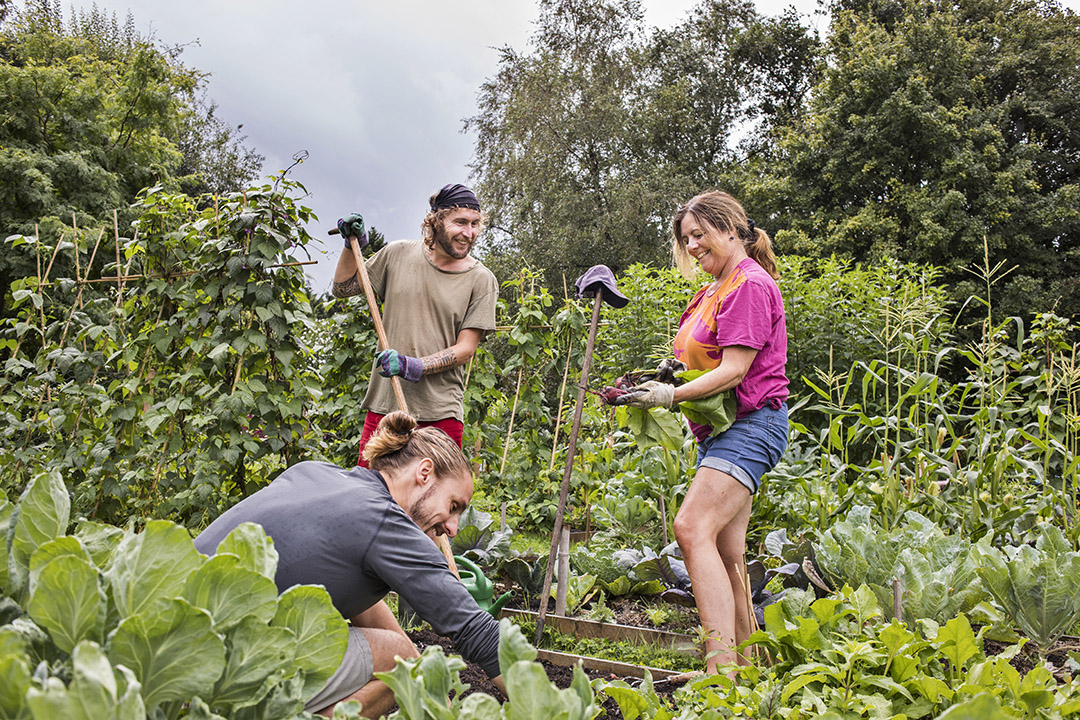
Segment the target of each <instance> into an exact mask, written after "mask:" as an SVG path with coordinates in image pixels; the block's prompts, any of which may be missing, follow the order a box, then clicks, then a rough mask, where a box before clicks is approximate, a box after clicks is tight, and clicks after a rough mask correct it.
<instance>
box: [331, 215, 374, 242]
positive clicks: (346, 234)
mask: <svg viewBox="0 0 1080 720" xmlns="http://www.w3.org/2000/svg"><path fill="white" fill-rule="evenodd" d="M337 229H338V232H340V233H341V237H342V239H343V240H344V241H345V249H346V250H348V249H349V248H350V247H352V246H351V245H350V244H349V238H350V237H354V238H356V241H357V242H358V243H360V249H361V250H363V249H364V247H365V246H366V245H367V244H368V236H367V226H366V225H365V224H364V216H363V215H361V214H360V213H349V214H348V215H346V216H345V217H343V218H338V221H337Z"/></svg>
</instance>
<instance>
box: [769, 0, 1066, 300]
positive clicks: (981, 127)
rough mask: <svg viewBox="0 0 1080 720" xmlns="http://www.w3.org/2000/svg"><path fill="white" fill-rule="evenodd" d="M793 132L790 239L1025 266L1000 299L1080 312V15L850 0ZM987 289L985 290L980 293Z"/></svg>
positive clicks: (849, 252) (787, 189)
mask: <svg viewBox="0 0 1080 720" xmlns="http://www.w3.org/2000/svg"><path fill="white" fill-rule="evenodd" d="M832 12H833V21H832V26H831V28H830V32H829V38H828V46H827V68H826V69H825V71H824V75H823V78H822V81H821V82H820V83H819V84H818V85H817V86H816V87H815V88H814V90H813V93H812V96H811V100H810V106H809V109H808V112H807V113H806V114H805V116H804V118H803V120H802V121H801V122H798V123H796V124H795V125H793V126H792V128H791V129H790V130H789V131H788V132H787V134H786V137H784V139H783V143H782V153H781V157H782V158H784V162H783V163H781V165H780V166H778V167H777V168H776V169H777V171H778V174H779V176H780V177H781V181H780V182H776V181H775V180H773V181H770V183H771V186H770V187H768V188H766V191H763V193H762V194H763V195H770V196H771V198H772V200H771V210H772V211H773V213H774V214H775V216H776V217H778V218H780V223H781V224H782V225H784V226H786V227H787V228H789V229H790V230H792V231H793V232H790V233H782V234H781V236H780V239H781V243H780V245H781V247H784V245H785V242H786V243H787V244H788V247H795V248H796V249H798V250H800V251H804V252H807V253H811V254H822V255H827V254H830V253H838V254H840V255H843V256H846V257H850V258H854V259H856V260H860V261H877V260H879V259H881V258H884V257H886V256H891V257H896V258H899V259H901V260H904V261H914V262H919V263H935V264H938V265H941V266H943V267H944V269H945V272H946V281H947V282H948V283H949V284H950V285H951V286H952V287H954V289H955V291H956V293H957V295H958V296H959V297H966V296H967V295H969V294H971V293H973V292H975V291H976V290H978V289H979V288H978V286H977V285H973V284H972V283H971V282H970V280H971V275H969V274H968V272H967V271H968V270H970V269H973V268H975V267H976V266H984V265H985V261H986V259H985V258H984V244H985V248H986V249H988V253H987V256H988V259H989V266H990V267H994V266H995V265H997V264H998V263H1003V265H1002V271H1004V270H1005V269H1007V268H1010V267H1014V266H1015V268H1016V269H1015V270H1013V271H1012V272H1011V273H1010V274H1008V275H1007V276H1005V277H1004V278H1003V279H1002V280H1001V281H1000V282H999V284H998V286H997V288H996V291H995V292H996V293H997V303H998V305H999V307H1000V309H1001V311H1002V312H1007V313H1010V314H1025V313H1028V312H1030V311H1032V310H1033V309H1038V308H1051V307H1055V305H1056V306H1057V308H1058V310H1057V311H1058V312H1062V311H1063V310H1064V311H1065V314H1069V315H1074V314H1075V313H1076V312H1077V310H1080V285H1078V282H1080V281H1078V278H1080V246H1078V243H1080V203H1078V200H1080V174H1078V171H1080V163H1078V162H1077V161H1078V159H1080V120H1078V118H1080V32H1078V31H1080V25H1078V23H1080V19H1078V18H1077V17H1076V16H1075V15H1073V14H1071V13H1066V12H1064V11H1062V10H1061V8H1060V7H1059V6H1058V5H1056V4H1055V3H1053V2H1043V1H1032V0H850V1H848V0H844V1H841V2H837V3H836V4H834V5H833V7H832ZM980 294H985V293H984V292H983V291H980Z"/></svg>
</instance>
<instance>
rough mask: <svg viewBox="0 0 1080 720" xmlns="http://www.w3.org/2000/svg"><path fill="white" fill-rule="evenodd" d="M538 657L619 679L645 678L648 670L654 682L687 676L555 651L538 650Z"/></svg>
mask: <svg viewBox="0 0 1080 720" xmlns="http://www.w3.org/2000/svg"><path fill="white" fill-rule="evenodd" d="M551 617H552V616H551V615H548V616H546V617H545V618H544V620H545V622H546V621H547V620H548V619H550V618H551ZM536 657H537V659H539V660H543V661H545V662H549V663H551V664H552V665H559V666H560V667H574V666H575V665H577V664H578V663H579V662H580V663H581V665H582V666H583V667H585V668H586V669H588V670H599V671H600V672H607V673H611V674H613V675H618V676H619V677H635V678H644V677H645V671H646V670H648V671H649V673H650V674H651V675H652V678H653V680H667V679H668V678H673V677H682V676H684V675H685V674H686V673H682V672H679V671H678V670H664V669H663V668H654V667H647V666H645V665H630V664H629V663H621V662H615V661H614V660H604V659H602V658H594V657H586V656H585V655H571V654H570V653H561V652H555V651H553V650H537V651H536Z"/></svg>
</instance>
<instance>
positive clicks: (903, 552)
mask: <svg viewBox="0 0 1080 720" xmlns="http://www.w3.org/2000/svg"><path fill="white" fill-rule="evenodd" d="M814 550H815V554H816V556H817V559H818V561H819V563H820V566H821V568H822V570H823V571H824V572H825V575H826V576H827V577H828V578H829V579H831V580H832V581H833V583H834V584H835V585H844V584H849V585H851V586H853V587H857V586H859V585H864V584H865V585H867V586H868V587H869V588H870V589H871V590H873V591H874V595H876V596H877V599H878V602H879V603H880V604H881V607H882V608H883V609H884V612H885V613H886V615H887V616H889V617H891V615H892V610H893V579H899V580H900V584H901V593H902V594H901V600H902V604H903V613H904V617H903V618H901V619H903V620H905V621H906V622H909V623H912V622H914V621H915V620H916V619H919V618H932V619H934V620H936V621H938V622H945V621H947V620H949V619H950V618H953V617H955V616H956V615H957V614H958V613H961V612H969V611H970V610H972V609H973V608H974V607H975V606H976V605H977V604H978V603H979V601H980V600H981V599H982V598H983V591H982V586H981V584H980V583H979V582H978V576H977V575H976V572H975V569H976V566H977V564H978V561H977V559H976V557H975V554H974V552H973V549H972V546H971V543H970V542H968V541H967V540H966V539H964V538H962V537H960V536H956V535H946V534H945V532H944V531H943V530H942V529H941V528H939V527H938V526H937V525H936V524H935V523H933V522H931V521H930V520H928V519H927V518H925V517H923V516H922V515H920V514H918V513H916V512H914V511H910V512H908V513H906V514H905V515H904V524H903V525H902V526H900V527H899V528H896V529H894V530H892V531H885V530H883V529H882V528H880V527H878V526H877V525H875V524H874V523H873V522H872V520H871V518H870V508H869V507H866V506H863V505H859V506H856V507H854V508H852V510H851V511H850V512H849V513H848V516H847V518H846V519H845V520H843V521H841V522H838V523H836V524H835V525H833V526H832V527H831V528H829V529H828V530H826V531H825V532H824V533H822V534H821V536H820V539H819V541H818V542H817V543H816V544H815V546H814Z"/></svg>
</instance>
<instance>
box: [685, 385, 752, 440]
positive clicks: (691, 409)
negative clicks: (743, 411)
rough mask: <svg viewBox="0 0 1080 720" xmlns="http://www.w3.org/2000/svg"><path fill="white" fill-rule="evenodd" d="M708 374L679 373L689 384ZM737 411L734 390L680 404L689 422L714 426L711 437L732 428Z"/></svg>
mask: <svg viewBox="0 0 1080 720" xmlns="http://www.w3.org/2000/svg"><path fill="white" fill-rule="evenodd" d="M707 372H709V371H708V370H685V371H683V372H681V373H679V377H680V378H682V379H683V380H686V381H687V382H689V381H691V380H696V379H697V378H699V377H701V376H702V375H704V374H705V373H707ZM737 409H738V408H737V407H736V400H735V389H734V388H732V389H731V390H724V391H723V392H718V393H715V394H713V395H709V396H708V397H703V398H698V399H697V400H687V401H685V402H681V403H679V410H680V411H682V414H683V415H685V416H686V419H687V420H690V421H691V422H695V423H697V424H698V425H711V426H712V432H711V433H710V435H719V434H720V433H722V432H724V431H725V430H727V429H728V428H729V427H731V424H732V423H733V422H735V413H736V411H737Z"/></svg>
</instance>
